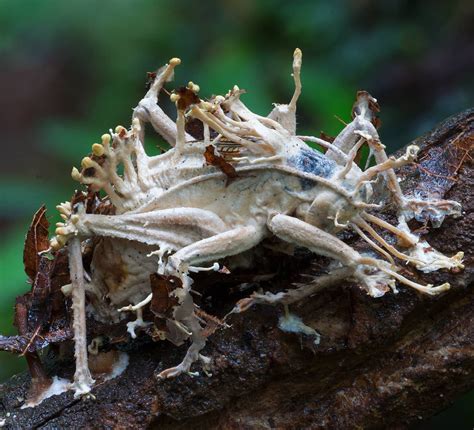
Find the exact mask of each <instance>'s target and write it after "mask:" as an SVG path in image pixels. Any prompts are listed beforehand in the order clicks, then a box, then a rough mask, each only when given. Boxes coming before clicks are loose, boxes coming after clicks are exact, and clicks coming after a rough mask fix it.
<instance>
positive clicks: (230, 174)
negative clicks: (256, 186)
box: [204, 145, 239, 186]
mask: <svg viewBox="0 0 474 430" xmlns="http://www.w3.org/2000/svg"><path fill="white" fill-rule="evenodd" d="M204 158H205V159H206V163H207V164H210V165H211V166H214V167H217V168H218V169H219V170H221V171H222V173H224V174H225V175H226V176H227V182H226V186H227V185H229V184H230V183H231V182H232V181H234V180H235V179H237V177H238V176H239V175H238V174H237V171H236V170H235V168H234V166H232V164H230V163H229V162H228V161H225V159H224V157H222V156H220V155H216V153H215V147H214V146H213V145H209V146H206V151H205V152H204Z"/></svg>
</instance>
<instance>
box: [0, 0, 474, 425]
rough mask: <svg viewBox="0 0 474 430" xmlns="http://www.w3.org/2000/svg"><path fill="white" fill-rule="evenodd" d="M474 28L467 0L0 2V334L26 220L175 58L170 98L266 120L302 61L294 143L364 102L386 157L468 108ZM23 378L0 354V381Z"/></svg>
mask: <svg viewBox="0 0 474 430" xmlns="http://www.w3.org/2000/svg"><path fill="white" fill-rule="evenodd" d="M473 22H474V2H473V1H472V0H457V1H456V0H453V1H449V2H447V1H446V2H422V1H408V0H406V1H380V0H379V1H373V0H353V1H336V0H333V1H330V2H329V1H327V2H319V1H293V2H291V1H288V0H286V1H269V0H264V1H252V0H221V1H219V2H204V1H200V2H191V1H188V2H185V1H180V0H174V1H152V0H134V1H125V0H115V1H111V0H105V1H89V0H81V1H75V0H68V1H62V0H47V1H32V0H21V1H20V0H0V29H1V30H0V63H1V64H0V119H1V124H2V137H1V143H0V144H1V145H2V147H1V148H2V157H0V183H1V197H2V198H1V199H0V233H1V235H2V236H1V237H2V240H1V242H0V282H1V283H0V332H1V333H3V334H13V333H14V330H13V328H12V325H11V323H12V314H13V304H14V299H15V296H17V295H18V294H21V293H23V292H25V291H26V290H28V288H29V286H28V285H27V284H26V277H25V275H24V273H23V264H22V248H23V241H24V234H25V232H26V230H27V227H28V225H29V222H30V220H31V216H32V214H33V213H34V212H35V211H36V210H37V209H38V208H39V206H40V205H41V204H43V203H46V204H47V206H48V208H49V209H50V215H52V214H54V212H55V211H54V207H55V205H56V204H57V203H58V202H60V201H64V200H66V199H68V198H69V197H70V196H71V192H72V190H74V187H75V184H74V182H73V181H72V180H71V179H70V174H69V173H70V170H71V167H72V165H73V164H74V165H79V163H80V160H81V158H82V156H83V155H85V154H86V153H87V152H89V150H90V145H91V144H92V143H93V142H95V141H97V140H98V139H99V136H100V135H101V134H102V133H104V132H106V131H107V130H108V129H109V128H110V127H115V126H116V125H117V124H123V125H128V124H129V119H130V115H131V108H132V107H134V106H135V105H136V103H137V101H138V100H139V98H140V97H141V95H142V94H143V92H144V90H145V81H146V72H147V71H153V70H155V69H156V68H157V67H159V66H160V65H162V64H164V63H165V62H166V61H167V60H168V59H169V58H171V57H173V56H179V57H180V58H181V59H182V60H183V63H182V65H181V66H180V67H179V68H178V69H177V73H176V79H175V82H176V83H175V84H171V85H176V86H180V85H182V84H184V83H186V82H188V80H191V79H192V80H193V81H194V82H196V83H198V84H199V85H200V86H201V96H209V95H211V94H213V93H214V94H215V93H225V92H226V91H227V90H228V89H229V88H230V87H231V86H232V85H233V84H238V85H239V86H240V87H241V88H245V89H247V91H248V93H247V94H246V95H245V96H244V101H245V102H246V103H247V104H248V105H249V106H250V107H251V108H252V109H253V110H255V111H257V112H259V113H262V114H266V113H268V112H269V111H270V110H271V103H272V102H285V101H288V100H289V98H290V96H291V93H292V79H291V77H290V72H291V59H292V52H293V50H294V48H295V47H300V48H301V49H302V50H303V72H302V73H303V75H302V79H303V95H302V96H301V98H300V103H299V127H300V132H302V133H305V134H306V133H308V134H313V135H319V132H320V131H321V130H323V131H324V132H326V133H328V134H335V133H337V132H338V130H340V128H341V123H340V121H339V120H337V119H336V117H335V115H337V116H338V117H340V118H342V119H344V120H347V119H348V118H349V115H350V109H351V106H352V102H353V100H354V94H355V91H356V90H358V89H366V90H368V91H370V92H371V93H372V94H373V95H374V96H375V97H377V99H378V100H379V102H380V104H381V106H382V113H381V118H382V122H383V127H382V130H381V135H382V141H383V142H384V143H385V144H386V145H388V147H389V149H390V150H394V149H396V148H398V147H400V146H402V145H404V144H406V143H407V142H409V141H410V140H411V139H413V138H415V137H417V136H418V135H420V134H422V133H424V132H426V131H428V130H429V129H430V128H432V127H433V126H434V125H435V124H436V123H437V122H439V121H440V120H442V119H444V118H445V117H447V116H449V115H451V114H454V113H457V112H459V111H461V110H463V109H466V108H468V107H471V106H473V105H474V103H473V102H474V79H473V76H474V74H473V72H474V37H473V36H474V27H473ZM169 113H170V115H174V112H172V111H170V112H169ZM51 221H52V222H55V221H56V220H55V218H54V217H52V219H51ZM23 367H24V362H23V360H22V359H18V358H14V357H12V356H10V355H8V354H6V353H0V380H4V379H6V378H7V377H8V376H9V375H11V374H13V373H14V372H17V371H18V370H20V369H23ZM471 401H472V397H471ZM459 405H461V406H459ZM468 405H470V406H471V408H472V406H473V405H472V404H470V403H469V398H465V399H464V401H463V403H462V402H461V403H459V404H458V405H457V406H456V407H458V409H459V408H461V409H460V410H461V412H459V410H458V411H457V412H456V414H457V416H458V417H461V419H462V417H463V414H465V420H464V421H460V422H467V420H469V419H471V420H473V414H472V409H474V408H472V409H471V411H468V410H466V408H467V406H468ZM469 413H470V415H469ZM471 424H472V422H471Z"/></svg>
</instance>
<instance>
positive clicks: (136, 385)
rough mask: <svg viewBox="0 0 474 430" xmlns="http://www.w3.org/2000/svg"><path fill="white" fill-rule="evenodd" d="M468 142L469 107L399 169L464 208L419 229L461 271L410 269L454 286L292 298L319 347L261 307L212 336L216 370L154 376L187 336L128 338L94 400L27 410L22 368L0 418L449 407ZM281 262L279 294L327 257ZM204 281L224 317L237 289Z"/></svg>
mask: <svg viewBox="0 0 474 430" xmlns="http://www.w3.org/2000/svg"><path fill="white" fill-rule="evenodd" d="M473 139H474V110H469V111H466V112H463V113H461V114H459V115H456V116H454V117H452V118H449V119H448V120H446V121H445V122H443V123H442V124H440V125H439V126H438V127H437V128H436V129H435V130H434V131H432V132H430V133H428V134H427V135H426V136H423V137H421V138H419V139H418V140H417V141H416V142H415V143H416V144H417V145H419V146H420V147H421V148H422V150H421V154H420V157H419V160H420V161H419V163H420V165H421V168H420V169H417V168H416V167H415V166H408V167H405V168H404V169H403V171H402V172H400V175H401V176H402V178H404V180H403V182H402V185H403V186H404V188H405V189H406V190H407V191H410V190H411V191H413V190H417V191H418V192H423V191H430V192H431V193H437V194H438V196H439V197H444V198H449V199H453V200H457V201H459V202H461V203H462V205H463V217H462V218H459V219H448V220H446V221H445V222H444V223H443V225H442V227H441V228H439V229H431V228H428V229H425V230H426V232H425V233H426V236H425V237H426V238H427V240H428V241H429V242H430V243H431V244H432V245H433V246H434V247H436V248H437V249H439V250H440V251H442V252H444V253H445V254H448V255H451V254H454V253H455V252H456V251H458V250H463V251H465V253H466V258H465V264H466V268H465V270H464V271H462V272H460V273H449V272H437V273H434V274H430V275H429V276H428V275H422V274H420V273H413V275H412V276H416V277H417V279H419V280H421V281H424V282H431V283H441V282H445V281H448V282H450V283H451V285H452V289H451V290H450V291H449V292H448V293H445V294H443V295H441V296H437V297H427V296H423V295H420V294H418V293H416V292H414V291H412V290H409V289H408V288H404V287H400V293H399V294H397V295H394V294H390V293H389V294H386V295H385V296H384V297H382V298H378V299H373V298H371V297H368V296H367V295H366V294H365V293H363V292H362V291H361V290H359V288H358V287H357V286H356V285H353V284H349V283H347V284H344V285H338V286H337V287H333V288H329V289H326V290H323V291H320V292H319V293H317V294H316V295H315V296H314V297H312V298H311V299H310V300H305V301H304V302H303V303H300V304H298V305H293V306H292V311H293V312H294V313H296V314H297V315H299V316H300V317H302V318H303V320H304V321H305V323H307V324H308V325H310V326H311V327H313V328H315V329H316V330H317V331H318V332H320V333H321V343H320V344H319V345H314V343H313V340H312V339H311V338H309V337H308V338H307V337H304V336H303V337H301V336H297V335H291V334H287V333H283V332H281V331H280V330H279V329H278V328H277V319H278V316H279V315H280V314H281V312H282V310H281V309H280V308H273V307H270V306H256V307H254V308H253V309H251V310H249V311H248V312H246V313H244V314H240V315H234V316H232V317H231V319H230V322H231V324H232V326H231V327H230V328H227V329H222V330H219V331H217V332H216V333H214V334H213V335H212V336H211V337H210V339H209V342H208V345H207V347H206V348H205V350H204V353H205V354H206V355H207V356H209V357H211V358H212V360H213V363H214V366H213V369H212V376H205V375H204V373H203V372H201V376H198V377H191V376H187V375H181V376H180V377H178V378H176V379H172V380H166V381H159V380H157V379H156V378H155V376H154V375H155V370H156V369H157V368H158V369H163V368H165V367H168V366H171V365H174V364H176V363H178V362H179V361H180V359H181V357H182V356H183V354H184V351H185V346H183V347H180V348H176V347H174V346H172V345H171V344H168V343H165V342H158V343H152V342H149V341H146V340H145V337H144V336H142V337H141V338H140V339H139V340H138V341H135V342H132V343H130V344H128V346H126V348H127V351H128V353H129V355H130V364H129V367H128V368H127V370H126V372H125V373H124V374H123V375H121V376H120V377H118V378H116V379H114V380H111V381H108V382H106V383H102V384H99V385H98V386H96V387H95V388H94V390H93V394H94V395H95V397H96V399H95V400H91V399H88V400H81V399H74V398H73V395H72V393H71V392H69V393H66V394H63V395H61V396H54V397H52V398H50V399H47V400H45V401H44V402H43V403H42V404H41V405H39V406H38V407H36V408H34V409H31V408H30V409H23V410H21V409H20V406H21V404H22V399H24V398H25V396H26V391H27V389H28V386H29V377H28V376H27V375H19V376H16V377H14V378H12V379H11V380H10V381H8V382H7V383H5V384H3V385H2V386H0V417H3V418H5V417H6V421H5V428H48V429H53V428H88V427H93V428H111V427H113V428H128V427H133V428H148V427H150V428H155V427H156V428H160V429H181V428H182V429H185V428H194V429H198V428H203V429H213V428H216V429H217V428H252V429H254V428H257V429H259V428H261V429H266V428H285V429H286V428H315V429H316V428H382V427H383V428H387V427H390V428H394V427H396V428H405V427H407V426H409V425H410V424H413V423H415V422H420V420H421V419H424V418H427V417H429V416H431V415H433V414H434V413H436V412H437V411H439V410H441V409H443V408H444V407H446V406H447V405H449V404H450V403H451V402H452V401H453V399H455V398H456V397H458V396H459V395H461V394H463V393H465V392H467V391H468V390H470V389H472V388H473V387H474V346H473V345H474V289H473V288H472V285H471V284H472V283H473V282H472V281H473V277H474V266H473V252H474V246H473V238H474V229H473V222H474V213H473V206H474V191H473V190H474V188H473V185H474V175H473V171H472V160H471V155H472V153H471V155H470V154H469V151H470V150H471V148H472V143H473ZM389 216H390V215H389ZM412 227H420V228H422V229H423V228H424V227H423V226H420V225H418V226H416V225H414V224H413V225H412ZM347 240H349V241H351V243H353V244H354V245H356V246H361V245H360V243H359V242H357V241H356V240H355V238H353V237H348V238H347ZM272 264H273V266H275V265H276V263H275V262H273V263H272ZM278 264H279V265H281V267H283V269H282V275H281V279H277V280H276V281H275V280H274V281H272V283H273V286H272V287H270V288H272V289H274V290H275V291H276V290H282V289H284V288H285V287H286V288H289V287H290V284H291V282H294V281H299V282H301V279H302V278H301V276H300V275H301V273H314V274H317V273H318V271H320V270H321V268H324V265H325V264H327V261H326V260H324V259H319V258H316V257H314V256H312V257H308V255H307V254H303V255H299V256H297V257H294V258H292V259H291V258H290V257H284V258H283V259H282V260H281V261H280V262H279V263H278ZM407 270H408V269H407ZM197 285H198V288H199V282H198V283H197ZM202 285H203V286H202V287H200V288H201V289H202V291H204V293H205V295H207V296H209V297H210V296H211V295H212V294H211V293H210V292H209V291H211V292H212V291H214V296H215V297H214V299H213V300H214V302H213V304H212V306H213V307H214V308H217V307H219V309H221V310H222V311H221V313H223V312H225V311H227V310H229V309H230V308H231V307H232V305H233V304H234V303H235V299H236V297H235V294H230V293H229V289H231V286H229V285H221V286H220V292H219V293H216V292H215V291H216V289H212V287H209V286H204V281H203V284H202ZM222 291H224V292H222ZM216 302H217V303H216ZM212 306H211V307H212ZM210 310H213V311H214V313H216V312H215V309H210ZM51 362H52V363H53V365H52V368H51V369H50V371H51V372H52V373H53V374H60V375H61V376H68V377H71V375H72V373H73V370H74V369H73V363H72V362H71V361H65V362H59V361H58V360H57V359H56V358H53V360H52V361H51ZM198 370H199V369H198ZM7 413H8V414H9V416H8V417H7Z"/></svg>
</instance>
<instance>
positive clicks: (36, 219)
mask: <svg viewBox="0 0 474 430" xmlns="http://www.w3.org/2000/svg"><path fill="white" fill-rule="evenodd" d="M48 228H49V222H48V220H47V219H46V206H44V205H43V206H41V207H40V208H39V210H38V211H37V212H36V213H35V215H34V216H33V221H32V222H31V225H30V228H29V229H28V233H27V234H26V240H25V247H24V250H23V263H24V266H25V272H26V274H27V275H28V276H29V278H30V279H32V280H33V279H35V276H36V272H37V271H38V266H39V260H40V258H39V256H38V253H39V252H41V251H45V250H47V249H48V248H49V239H48Z"/></svg>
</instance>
